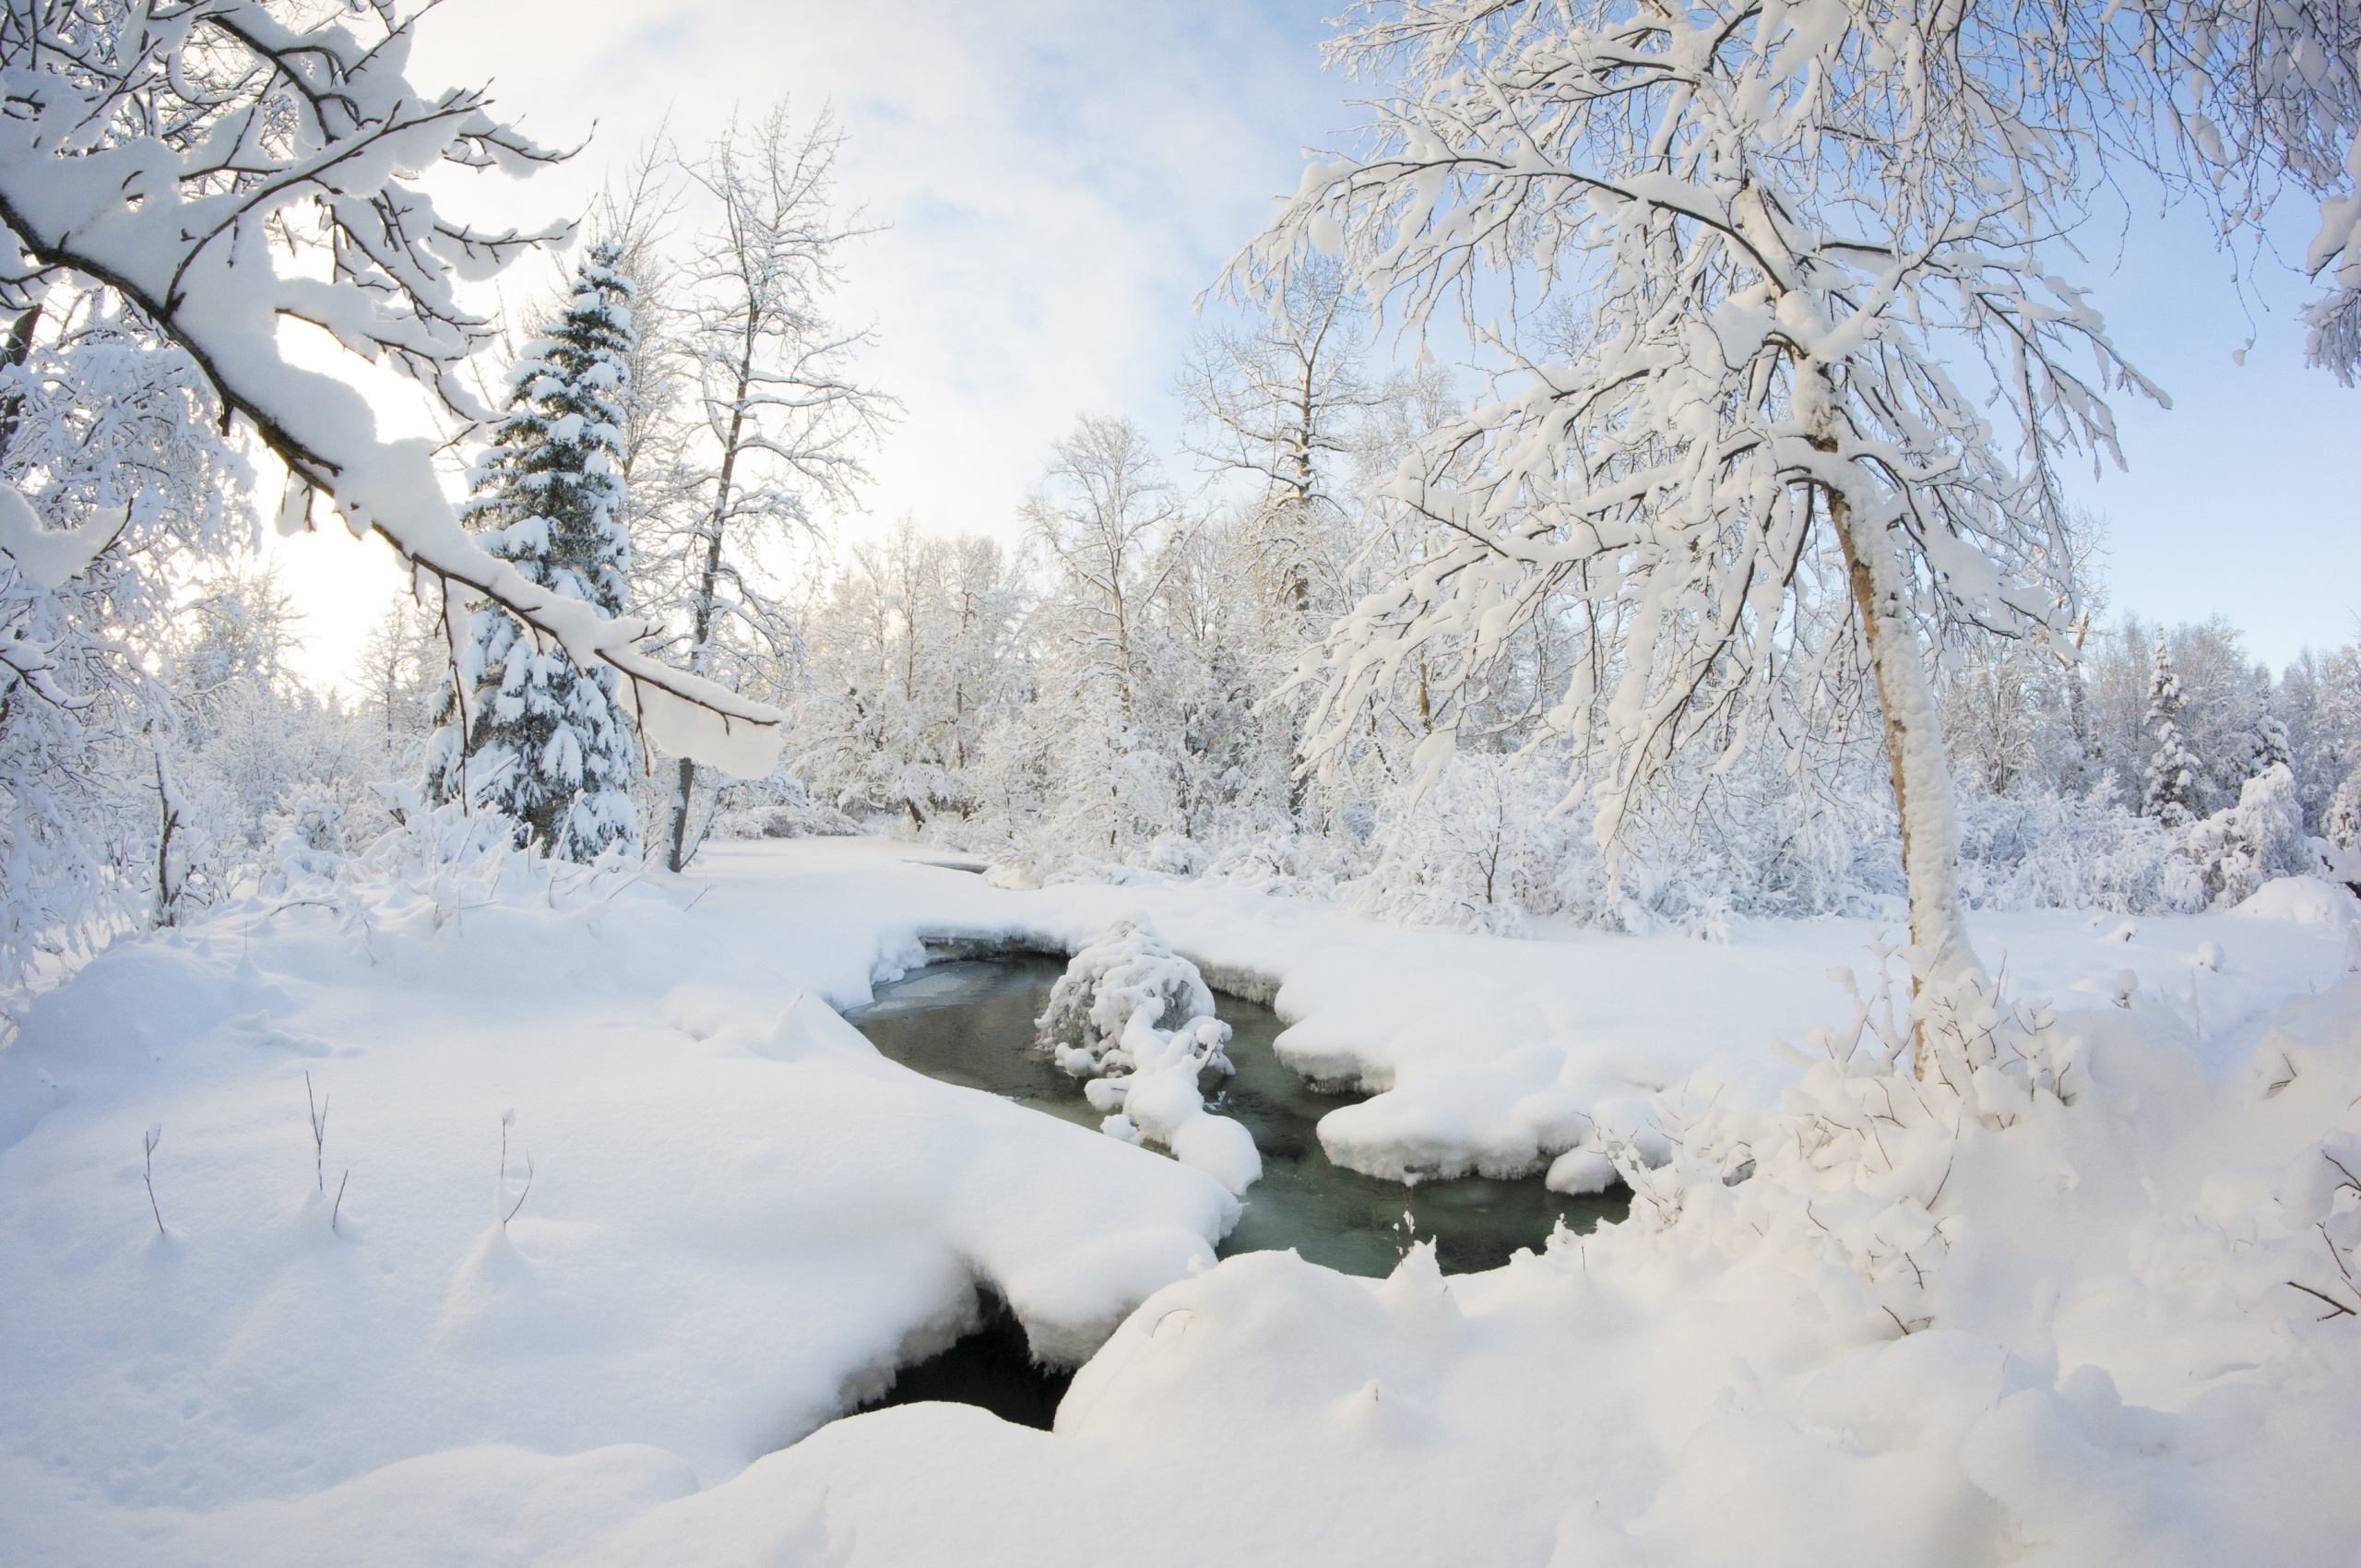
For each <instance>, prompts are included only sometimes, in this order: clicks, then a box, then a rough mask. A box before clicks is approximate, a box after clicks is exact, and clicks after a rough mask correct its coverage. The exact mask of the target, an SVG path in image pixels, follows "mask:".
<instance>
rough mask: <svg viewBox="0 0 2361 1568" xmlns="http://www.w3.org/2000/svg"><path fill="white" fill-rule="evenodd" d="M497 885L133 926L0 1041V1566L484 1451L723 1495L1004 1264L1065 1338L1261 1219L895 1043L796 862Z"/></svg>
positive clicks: (959, 1306)
mask: <svg viewBox="0 0 2361 1568" xmlns="http://www.w3.org/2000/svg"><path fill="white" fill-rule="evenodd" d="M913 874H915V875H917V876H919V877H921V878H929V879H940V880H942V881H943V882H956V881H961V880H966V879H963V878H960V877H958V875H957V873H951V872H944V871H923V872H918V873H913ZM477 891H478V892H479V893H480V894H481V897H480V898H477V899H470V900H469V901H467V902H465V903H462V902H458V901H454V900H449V899H445V900H438V899H436V898H434V897H429V896H425V895H422V894H420V893H416V892H413V891H409V890H407V889H405V888H402V887H399V886H395V887H384V888H378V889H374V890H373V891H371V892H370V893H369V894H368V895H367V896H366V897H357V898H355V899H354V900H352V901H351V902H350V904H349V905H348V907H347V908H346V909H343V910H342V911H338V910H337V909H327V908H320V907H311V906H303V907H293V908H284V909H270V908H267V907H255V908H247V909H241V910H238V911H234V912H232V913H230V914H228V915H225V916H224V917H222V918H220V919H218V920H216V921H212V922H210V923H208V925H206V926H204V927H202V928H199V929H198V930H197V931H196V932H193V933H191V934H190V935H189V936H187V937H185V938H184V937H180V936H175V935H166V936H163V937H160V938H157V939H150V940H143V941H138V942H134V943H128V944H123V945H121V946H119V947H118V948H116V949H115V950H114V951H113V952H111V953H109V954H107V955H105V956H102V957H101V958H100V959H98V960H97V961H95V962H94V963H92V964H91V965H90V966H89V968H87V969H86V970H85V971H84V972H83V973H82V974H81V975H80V976H79V977H78V978H77V979H76V980H73V981H72V982H70V983H69V984H67V985H65V986H64V987H62V988H61V989H59V990H58V991H56V992H53V993H51V994H50V995H49V996H47V997H44V998H43V999H42V1001H41V1002H40V1003H39V1004H37V1005H36V1006H35V1007H34V1009H33V1010H32V1013H31V1015H30V1018H29V1020H28V1022H27V1024H26V1027H25V1029H24V1032H23V1034H22V1036H21V1037H20V1038H19V1039H18V1041H17V1042H16V1044H15V1045H14V1046H13V1047H12V1048H11V1049H9V1050H8V1051H6V1053H5V1054H0V1335H5V1344H6V1346H7V1347H8V1348H7V1349H6V1350H0V1367H5V1372H0V1500H5V1502H4V1503H0V1513H5V1514H6V1515H7V1516H8V1517H9V1519H10V1521H11V1522H10V1524H9V1525H7V1526H0V1531H5V1533H6V1536H7V1537H8V1538H14V1539H16V1540H18V1541H19V1542H23V1543H26V1544H25V1545H24V1546H23V1547H22V1548H20V1549H15V1550H0V1558H6V1559H7V1560H9V1561H14V1562H72V1561H77V1560H79V1559H78V1556H77V1553H78V1552H79V1550H80V1548H79V1546H78V1544H77V1543H80V1542H82V1541H84V1540H85V1539H86V1538H89V1539H98V1538H102V1536H103V1533H104V1532H103V1530H102V1529H101V1528H100V1527H99V1526H96V1525H95V1524H94V1523H93V1522H92V1520H91V1518H90V1516H89V1515H91V1513H92V1511H93V1510H97V1511H101V1512H103V1511H108V1510H126V1509H127V1510H134V1511H147V1510H159V1509H160V1510H166V1511H167V1514H166V1515H160V1516H159V1517H157V1518H153V1519H148V1518H146V1515H144V1513H143V1514H142V1517H143V1519H144V1520H145V1522H143V1523H142V1524H141V1525H140V1526H139V1528H140V1530H141V1531H142V1532H143V1533H154V1532H157V1531H161V1532H163V1533H164V1534H165V1535H167V1536H175V1537H176V1536H177V1534H178V1532H179V1529H180V1527H181V1525H183V1524H184V1523H187V1521H184V1520H182V1519H181V1517H180V1515H179V1513H178V1512H177V1511H179V1510H184V1509H196V1510H201V1511H208V1512H209V1511H214V1510H219V1509H222V1508H225V1507H235V1506H239V1505H243V1504H245V1503H261V1502H263V1501H266V1500H270V1499H292V1498H297V1497H303V1496H306V1495H309V1494H313V1493H316V1492H319V1491H321V1490H322V1489H324V1488H333V1487H338V1486H341V1485H343V1484H344V1483H347V1482H357V1481H359V1480H360V1479H362V1478H366V1477H368V1476H370V1475H372V1474H373V1473H375V1472H378V1471H380V1470H382V1469H383V1468H384V1467H387V1466H392V1465H397V1464H401V1463H404V1462H407V1461H411V1460H415V1459H418V1458H420V1457H421V1456H424V1455H435V1454H438V1453H444V1452H446V1451H451V1450H457V1449H461V1448H467V1447H469V1446H471V1445H481V1444H484V1443H493V1444H503V1445H507V1446H509V1447H513V1448H518V1449H524V1450H529V1451H532V1452H534V1453H536V1454H542V1455H579V1454H586V1453H589V1452H593V1451H598V1450H601V1449H604V1448H608V1447H610V1446H611V1445H616V1444H639V1445H646V1446H647V1447H649V1448H651V1449H653V1450H658V1451H661V1452H662V1453H663V1454H664V1455H666V1459H665V1466H664V1467H658V1468H659V1470H661V1471H662V1473H663V1474H665V1475H670V1476H674V1477H676V1478H677V1477H682V1476H685V1477H687V1478H690V1480H691V1481H694V1480H702V1481H704V1482H706V1483H708V1484H709V1483H711V1482H714V1481H717V1480H719V1479H724V1478H726V1477H728V1476H729V1475H730V1474H733V1473H734V1472H736V1471H737V1470H738V1469H739V1468H740V1467H742V1466H744V1465H745V1464H746V1463H748V1462H749V1461H750V1460H752V1459H753V1458H755V1457H756V1456H758V1455H761V1454H763V1453H765V1452H767V1451H769V1450H771V1449H774V1448H777V1447H778V1446H780V1445H781V1444H784V1443H791V1442H793V1441H794V1440H795V1439H797V1438H799V1437H801V1436H802V1435H803V1434H804V1433H806V1432H808V1431H811V1430H813V1428H814V1427H815V1426H817V1425H819V1424H820V1423H821V1422H823V1421H825V1420H829V1419H831V1418H833V1417H835V1416H836V1415H837V1414H838V1413H840V1412H841V1411H842V1410H844V1409H846V1408H849V1407H850V1406H851V1405H852V1404H854V1403H857V1402H858V1401H860V1399H862V1398H864V1397H866V1396H871V1395H873V1394H875V1393H877V1392H880V1391H882V1390H883V1389H884V1386H885V1385H886V1384H887V1383H888V1382H889V1381H890V1377H891V1373H892V1371H893V1369H894V1367H895V1366H896V1364H897V1363H899V1362H904V1361H908V1360H912V1359H914V1358H916V1357H919V1356H922V1355H924V1354H927V1353H930V1352H931V1351H932V1350H934V1349H937V1348H941V1347H942V1346H943V1344H945V1343H947V1342H948V1341H949V1340H950V1339H951V1338H953V1337H954V1336H955V1335H956V1334H957V1333H959V1332H960V1331H961V1330H962V1329H963V1328H964V1327H965V1326H967V1324H968V1323H969V1322H970V1321H971V1320H972V1317H973V1314H974V1312H975V1290H976V1286H977V1285H978V1284H979V1282H980V1283H984V1284H989V1285H990V1286H991V1288H992V1289H996V1290H997V1291H999V1292H1000V1293H1001V1294H1003V1296H1005V1297H1006V1298H1007V1300H1008V1301H1009V1302H1010V1303H1011V1305H1012V1306H1013V1307H1014V1310H1015V1312H1016V1313H1017V1314H1018V1316H1019V1318H1020V1319H1021V1320H1022V1321H1023V1322H1024V1324H1025V1325H1026V1331H1027V1333H1028V1335H1029V1336H1030V1338H1031V1341H1032V1344H1033V1348H1034V1350H1035V1352H1036V1354H1037V1355H1038V1356H1040V1357H1041V1358H1043V1359H1045V1360H1051V1361H1061V1362H1065V1363H1068V1364H1071V1363H1073V1362H1075V1361H1078V1360H1082V1359H1083V1358H1085V1357H1086V1356H1087V1355H1088V1354H1089V1353H1090V1352H1091V1351H1092V1350H1093V1349H1095V1348H1097V1345H1098V1344H1099V1343H1100V1342H1101V1341H1102V1340H1103V1339H1104V1338H1105V1337H1106V1336H1107V1335H1108V1334H1109V1332H1111V1330H1112V1329H1113V1328H1114V1326H1115V1325H1116V1324H1118V1323H1119V1322H1120V1321H1121V1318H1122V1316H1123V1314H1124V1313H1127V1312H1128V1311H1129V1310H1130V1309H1131V1308H1132V1307H1133V1305H1135V1304H1136V1303H1137V1302H1138V1301H1140V1300H1141V1299H1142V1298H1144V1297H1145V1296H1146V1295H1147V1294H1148V1293H1150V1292H1151V1291H1153V1290H1154V1289H1157V1288H1158V1287H1160V1286H1162V1285H1164V1284H1166V1283H1169V1281H1171V1280H1173V1279H1176V1278H1181V1277H1185V1276H1186V1274H1187V1273H1188V1271H1189V1270H1190V1269H1191V1268H1192V1267H1203V1266H1205V1265H1209V1264H1210V1263H1211V1262H1212V1258H1213V1243H1214V1242H1215V1241H1216V1240H1217V1239H1218V1238H1219V1237H1220V1236H1221V1235H1222V1234H1224V1233H1225V1232H1226V1231H1227V1229H1228V1228H1229V1226H1230V1225H1232V1224H1233V1223H1234V1222H1235V1219H1236V1217H1237V1213H1238V1206H1237V1204H1236V1202H1235V1200H1234V1199H1232V1198H1231V1197H1230V1195H1229V1194H1228V1193H1227V1192H1225V1191H1224V1190H1223V1189H1222V1188H1221V1186H1220V1185H1219V1184H1218V1183H1217V1182H1215V1181H1213V1180H1211V1179H1210V1178H1208V1177H1206V1176H1205V1175H1204V1174H1203V1173H1201V1172H1199V1171H1197V1170H1192V1169H1190V1168H1188V1167H1186V1166H1182V1165H1178V1164H1175V1163H1174V1162H1172V1161H1170V1160H1168V1159H1165V1158H1161V1157H1158V1156H1156V1155H1152V1154H1149V1153H1147V1152H1145V1151H1143V1150H1139V1149H1135V1148H1131V1147H1127V1146H1123V1145H1122V1144H1121V1143H1119V1142H1117V1141H1116V1140H1114V1139H1111V1138H1105V1137H1100V1136H1097V1135H1094V1134H1091V1133H1089V1132H1087V1131H1086V1130H1083V1129H1079V1128H1075V1127H1073V1126H1071V1125H1068V1124H1065V1123H1059V1122H1057V1121H1054V1120H1053V1119H1051V1118H1049V1117H1044V1116H1041V1115H1038V1114H1037V1113H1034V1112H1032V1111H1026V1110H1025V1109H1023V1108H1021V1107H1018V1106H1015V1105H1013V1104H1009V1103H1006V1102H1003V1101H1001V1100H998V1099H992V1098H991V1097H990V1096H986V1095H981V1094H977V1093H973V1092H970V1091H967V1090H962V1089H956V1088H953V1087H947V1086H943V1085H939V1084H936V1083H933V1082H931V1081H930V1080H927V1079H925V1078H922V1077H920V1076H919V1075H915V1074H912V1073H910V1072H908V1071H907V1070H905V1069H903V1068H901V1067H899V1066H897V1065H896V1064H894V1063H889V1062H886V1061H885V1060H884V1059H883V1058H882V1057H880V1056H878V1055H877V1053H876V1052H875V1051H873V1050H872V1048H871V1047H870V1046H869V1044H868V1042H867V1041H866V1040H865V1039H862V1038H861V1037H860V1035H859V1034H858V1033H857V1032H856V1031H854V1030H853V1029H852V1028H850V1027H849V1026H848V1025H846V1024H845V1023H844V1022H843V1021H842V1020H841V1019H840V1018H839V1017H838V1016H836V1014H835V1013H834V1012H833V1011H832V1010H831V1009H830V1008H829V1007H828V1006H827V1005H825V1004H824V1003H823V1002H822V1001H821V1000H820V999H821V998H823V997H829V996H833V997H835V998H836V999H837V1000H840V1001H847V1002H849V1001H852V1000H857V999H860V998H863V997H865V996H866V994H867V992H868V981H869V977H870V975H871V974H872V972H873V971H874V969H875V968H876V967H877V964H878V961H879V956H878V938H877V933H876V931H875V930H874V929H873V927H872V926H870V925H866V924H860V923H855V924H852V925H850V926H849V927H848V925H847V922H846V921H845V920H844V918H843V916H844V914H845V912H846V910H845V906H844V905H843V904H841V903H838V902H836V901H833V900H830V899H828V898H826V897H810V896H808V895H809V893H810V891H811V890H810V889H799V890H798V892H797V894H796V895H795V896H790V897H780V896H779V895H780V888H779V887H778V886H776V885H773V886H765V885H762V884H760V883H756V882H747V883H742V884H735V885H715V886H712V887H711V888H709V889H708V890H706V894H705V896H704V897H701V898H699V897H698V893H699V890H698V888H696V887H695V886H694V885H688V886H683V885H678V884H649V883H641V884H639V885H635V886H631V887H626V888H623V889H620V890H618V889H616V888H615V887H614V886H613V885H612V884H611V883H609V884H607V885H601V886H598V887H596V888H591V887H588V886H587V885H586V886H585V887H583V888H581V889H580V890H577V891H575V892H573V893H572V894H571V895H569V892H568V890H567V889H566V888H565V887H564V886H561V887H559V888H556V889H539V890H534V892H533V895H532V896H531V897H524V896H522V895H520V894H518V893H517V892H516V890H515V889H513V888H512V889H509V890H508V891H507V892H505V893H502V892H499V891H498V890H493V891H492V892H483V891H482V890H477ZM692 899H696V905H695V908H694V909H684V906H687V905H688V904H689V903H690V902H691V900H692ZM552 906H554V907H552ZM799 992H800V993H801V995H799ZM306 1073H308V1074H309V1075H310V1081H311V1085H312V1086H313V1087H314V1088H316V1090H317V1091H319V1093H320V1094H322V1095H323V1096H324V1097H325V1099H326V1107H327V1110H326V1123H325V1129H324V1134H325V1135H324V1140H323V1143H322V1146H320V1148H319V1149H318V1150H317V1151H315V1148H314V1139H313V1134H312V1127H311V1123H310V1120H309V1111H308V1110H307V1102H306V1083H305V1074H306ZM504 1111H514V1113H515V1114H514V1125H513V1127H510V1128H508V1129H506V1131H507V1134H508V1136H509V1138H510V1141H511V1146H510V1150H509V1158H510V1160H511V1162H512V1168H513V1172H514V1176H513V1179H512V1180H510V1181H508V1182H505V1183H504V1184H503V1183H501V1182H498V1180H497V1177H498V1175H499V1171H500V1165H501V1149H502V1137H503V1133H504V1127H503V1123H502V1116H503V1113H504ZM157 1123H160V1124H161V1128H162V1135H161V1139H160V1143H159V1145H158V1147H157V1150H156V1154H155V1158H154V1169H153V1180H154V1188H155V1194H156V1201H157V1203H156V1206H157V1208H158V1209H159V1210H160V1214H161V1218H162V1224H163V1227H164V1232H163V1233H162V1234H159V1232H158V1227H157V1223H156V1220H155V1218H153V1217H152V1216H151V1213H150V1209H149V1205H148V1194H147V1189H146V1186H145V1185H144V1175H145V1172H144V1170H143V1158H142V1134H143V1131H144V1129H146V1128H147V1127H148V1126H150V1125H152V1124H157ZM528 1158H529V1161H530V1167H529V1169H530V1171H531V1177H530V1181H531V1185H530V1189H529V1191H528V1192H523V1193H522V1194H521V1207H516V1208H515V1210H514V1218H511V1219H509V1220H508V1222H507V1223H506V1224H505V1225H503V1224H502V1223H501V1216H502V1214H504V1213H506V1212H508V1211H509V1210H510V1209H511V1207H512V1206H516V1205H517V1204H518V1202H519V1200H520V1187H521V1185H522V1182H523V1181H524V1179H525V1176H526V1172H527V1170H528V1165H527V1161H528ZM315 1166H316V1170H315ZM348 1171H349V1172H350V1175H349V1177H348V1176H347V1172H348ZM339 1193H340V1194H341V1199H340V1204H339V1202H338V1194H339ZM132 1221H136V1223H131V1222H132ZM666 1467H669V1468H666ZM435 1473H436V1474H445V1472H443V1471H438V1472H435ZM448 1473H449V1474H453V1475H456V1474H457V1470H456V1469H454V1470H450V1471H449V1472H448ZM650 1484H654V1483H652V1482H651V1483H650ZM666 1484H668V1485H669V1484H672V1483H670V1482H668V1483H666ZM682 1484H687V1483H682ZM679 1489H680V1488H679V1486H678V1485H675V1486H674V1490H679ZM364 1491H366V1489H364ZM385 1491H386V1489H385V1488H379V1489H378V1490H377V1491H376V1492H369V1493H367V1495H381V1494H383V1493H384V1492H385ZM324 1506H325V1505H324ZM269 1516H270V1515H267V1511H266V1512H265V1513H261V1514H256V1515H254V1517H255V1519H256V1520H257V1521H261V1520H264V1519H266V1518H267V1517H269ZM189 1527H190V1528H191V1529H195V1528H196V1526H194V1525H193V1524H190V1525H189ZM91 1532H97V1533H95V1534H93V1533H91ZM198 1538H204V1537H203V1533H202V1532H199V1533H198V1534H197V1535H193V1536H190V1537H189V1539H191V1540H196V1539H198ZM36 1544H37V1545H38V1550H35V1546H36ZM190 1550H191V1552H192V1553H193V1552H194V1550H195V1549H194V1548H193V1547H192V1548H191V1549H190ZM139 1555H140V1557H141V1560H147V1561H172V1560H173V1559H174V1554H173V1552H172V1551H170V1550H164V1549H163V1548H161V1547H157V1548H155V1549H153V1550H150V1551H146V1552H143V1553H141V1554H139ZM91 1557H92V1560H96V1561H108V1560H110V1559H109V1558H108V1554H107V1553H105V1552H103V1551H95V1552H93V1553H91ZM126 1560H129V1559H127V1558H125V1557H122V1556H116V1557H114V1558H113V1559H112V1561H117V1562H120V1561H126ZM461 1560H464V1559H461ZM413 1561H416V1559H413Z"/></svg>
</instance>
